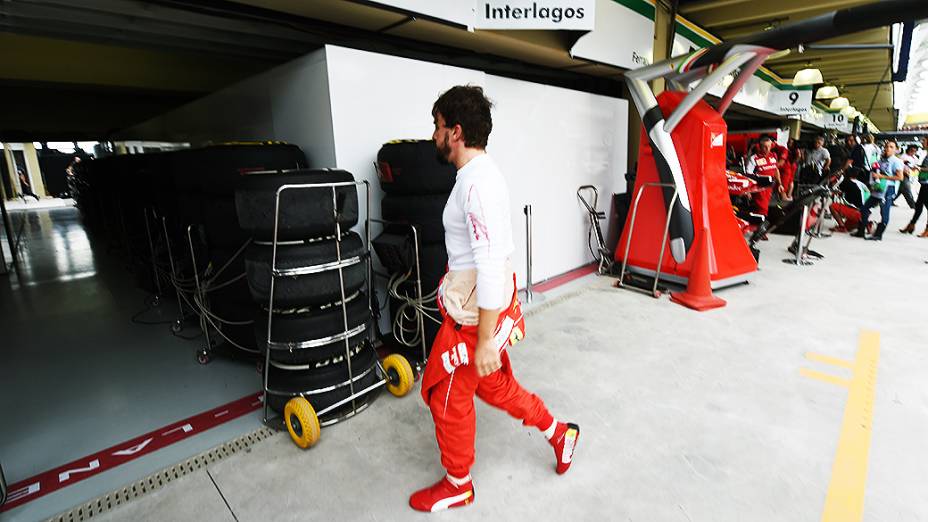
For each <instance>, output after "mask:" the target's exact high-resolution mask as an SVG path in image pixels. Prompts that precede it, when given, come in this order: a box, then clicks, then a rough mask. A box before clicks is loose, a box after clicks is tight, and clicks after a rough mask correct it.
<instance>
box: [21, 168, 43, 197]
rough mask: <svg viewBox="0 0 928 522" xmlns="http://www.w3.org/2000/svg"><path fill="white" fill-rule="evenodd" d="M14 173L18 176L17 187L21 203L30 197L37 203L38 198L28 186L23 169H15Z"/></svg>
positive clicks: (30, 186)
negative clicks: (20, 195)
mask: <svg viewBox="0 0 928 522" xmlns="http://www.w3.org/2000/svg"><path fill="white" fill-rule="evenodd" d="M16 173H17V174H19V186H20V191H21V192H22V196H23V201H26V196H32V197H34V198H35V200H36V201H38V200H39V196H36V195H35V192H33V191H32V185H30V184H29V180H28V179H27V178H26V173H25V172H23V169H16Z"/></svg>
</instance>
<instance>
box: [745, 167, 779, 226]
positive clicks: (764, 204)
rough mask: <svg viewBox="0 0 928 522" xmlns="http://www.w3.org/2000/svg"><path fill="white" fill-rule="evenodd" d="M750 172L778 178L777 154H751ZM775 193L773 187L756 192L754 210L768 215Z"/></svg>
mask: <svg viewBox="0 0 928 522" xmlns="http://www.w3.org/2000/svg"><path fill="white" fill-rule="evenodd" d="M747 170H748V172H749V173H752V174H757V175H758V176H770V177H772V178H774V179H776V175H777V155H776V154H774V153H773V152H768V153H767V154H763V153H758V154H755V155H753V156H751V159H750V161H748V168H747ZM772 195H773V187H770V188H767V189H766V190H762V191H760V192H755V193H754V212H757V213H758V214H763V215H764V216H766V215H767V211H768V208H769V207H770V198H771V196H772Z"/></svg>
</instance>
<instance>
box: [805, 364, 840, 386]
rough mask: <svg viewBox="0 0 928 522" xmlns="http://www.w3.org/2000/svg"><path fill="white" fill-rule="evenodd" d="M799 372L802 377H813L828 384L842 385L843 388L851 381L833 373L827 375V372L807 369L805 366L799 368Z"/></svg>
mask: <svg viewBox="0 0 928 522" xmlns="http://www.w3.org/2000/svg"><path fill="white" fill-rule="evenodd" d="M799 373H801V374H802V375H803V377H808V378H810V379H815V380H817V381H822V382H827V383H828V384H834V385H837V386H843V387H845V388H849V387H850V386H851V381H849V380H847V379H845V378H843V377H836V376H834V375H829V374H827V373H822V372H818V371H815V370H807V369H805V368H800V369H799Z"/></svg>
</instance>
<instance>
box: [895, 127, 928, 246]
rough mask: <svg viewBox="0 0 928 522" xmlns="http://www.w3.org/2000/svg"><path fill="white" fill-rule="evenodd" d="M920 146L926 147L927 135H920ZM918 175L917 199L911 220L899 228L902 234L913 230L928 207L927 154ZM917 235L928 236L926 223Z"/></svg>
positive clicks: (927, 143) (927, 147) (927, 146)
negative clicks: (923, 210)
mask: <svg viewBox="0 0 928 522" xmlns="http://www.w3.org/2000/svg"><path fill="white" fill-rule="evenodd" d="M921 139H922V148H923V149H928V137H926V136H922V138H921ZM917 172H918V174H917V176H918V199H917V200H915V214H914V215H912V220H911V221H909V224H908V225H906V226H905V227H904V228H902V229H901V230H899V232H902V233H903V234H911V233H912V232H915V225H916V224H918V218H920V217H921V216H922V209H928V156H925V159H924V160H922V163H921V166H920V167H918V169H917ZM918 237H928V224H926V225H925V231H924V232H922V233H921V234H919V235H918Z"/></svg>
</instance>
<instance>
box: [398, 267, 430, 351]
mask: <svg viewBox="0 0 928 522" xmlns="http://www.w3.org/2000/svg"><path fill="white" fill-rule="evenodd" d="M411 277H412V270H410V271H409V272H406V273H405V274H394V275H393V276H392V277H391V278H390V281H389V282H388V283H387V292H388V294H389V296H390V297H392V298H394V299H397V300H399V301H400V302H401V304H400V305H399V307H398V308H397V310H396V317H394V319H393V337H394V338H395V339H396V340H397V342H399V343H401V344H403V345H405V346H410V347H415V346H418V345H419V344H421V343H422V337H423V336H424V335H425V332H424V331H422V329H421V328H420V326H419V318H420V316H421V317H422V318H423V319H427V320H429V321H432V322H434V323H436V324H441V320H440V319H437V318H436V317H434V315H432V314H438V307H437V306H428V305H427V303H429V302H432V301H434V300H435V299H436V298H437V297H438V289H437V288H436V289H435V290H433V291H432V292H429V293H428V294H426V295H424V296H422V297H421V298H420V299H417V298H416V297H415V293H414V292H413V294H412V295H410V294H406V293H402V292H401V290H400V289H401V287H402V286H403V284H404V283H406V282H409V280H410V278H411ZM423 324H424V323H423Z"/></svg>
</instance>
